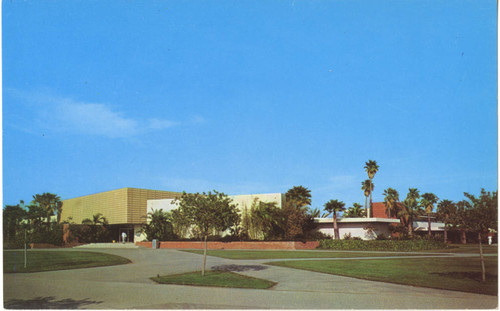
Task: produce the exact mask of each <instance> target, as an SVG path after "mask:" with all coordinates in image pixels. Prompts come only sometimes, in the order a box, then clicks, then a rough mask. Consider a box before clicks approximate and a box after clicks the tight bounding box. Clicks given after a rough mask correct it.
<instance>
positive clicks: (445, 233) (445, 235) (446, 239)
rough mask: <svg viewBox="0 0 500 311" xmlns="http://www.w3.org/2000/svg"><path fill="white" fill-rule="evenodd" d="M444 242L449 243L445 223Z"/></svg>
mask: <svg viewBox="0 0 500 311" xmlns="http://www.w3.org/2000/svg"><path fill="white" fill-rule="evenodd" d="M444 242H445V243H448V230H446V224H444Z"/></svg>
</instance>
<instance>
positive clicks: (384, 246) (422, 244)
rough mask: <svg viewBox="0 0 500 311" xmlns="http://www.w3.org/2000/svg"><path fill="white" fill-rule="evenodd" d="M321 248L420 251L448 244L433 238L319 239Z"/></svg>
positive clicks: (443, 246) (441, 247) (445, 246)
mask: <svg viewBox="0 0 500 311" xmlns="http://www.w3.org/2000/svg"><path fill="white" fill-rule="evenodd" d="M318 248H321V249H334V250H359V251H401V252H409V251H421V250H431V249H443V248H448V245H447V244H445V243H443V242H440V241H434V240H424V239H419V240H406V241H391V240H370V241H364V240H320V241H319V247H318Z"/></svg>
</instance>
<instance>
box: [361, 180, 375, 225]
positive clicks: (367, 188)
mask: <svg viewBox="0 0 500 311" xmlns="http://www.w3.org/2000/svg"><path fill="white" fill-rule="evenodd" d="M373 188H374V186H373V184H372V183H371V182H370V180H369V179H366V180H365V181H363V182H361V190H363V192H364V194H365V215H368V197H369V196H370V194H371V193H372V191H373ZM367 217H368V216H367Z"/></svg>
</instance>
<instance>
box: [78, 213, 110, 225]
mask: <svg viewBox="0 0 500 311" xmlns="http://www.w3.org/2000/svg"><path fill="white" fill-rule="evenodd" d="M82 224H84V225H107V224H108V220H107V219H106V217H104V216H103V215H102V214H101V213H97V214H94V215H92V219H90V218H85V219H84V220H82Z"/></svg>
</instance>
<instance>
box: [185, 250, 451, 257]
mask: <svg viewBox="0 0 500 311" xmlns="http://www.w3.org/2000/svg"><path fill="white" fill-rule="evenodd" d="M184 251H185V252H189V253H194V254H200V255H201V254H203V250H184ZM207 255H208V256H215V257H221V258H227V259H291V258H356V257H387V256H425V255H426V254H405V253H382V252H378V253H375V252H374V253H369V252H359V251H352V252H349V251H345V252H339V251H336V252H330V251H253V250H209V251H207ZM443 255H445V254H443Z"/></svg>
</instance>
